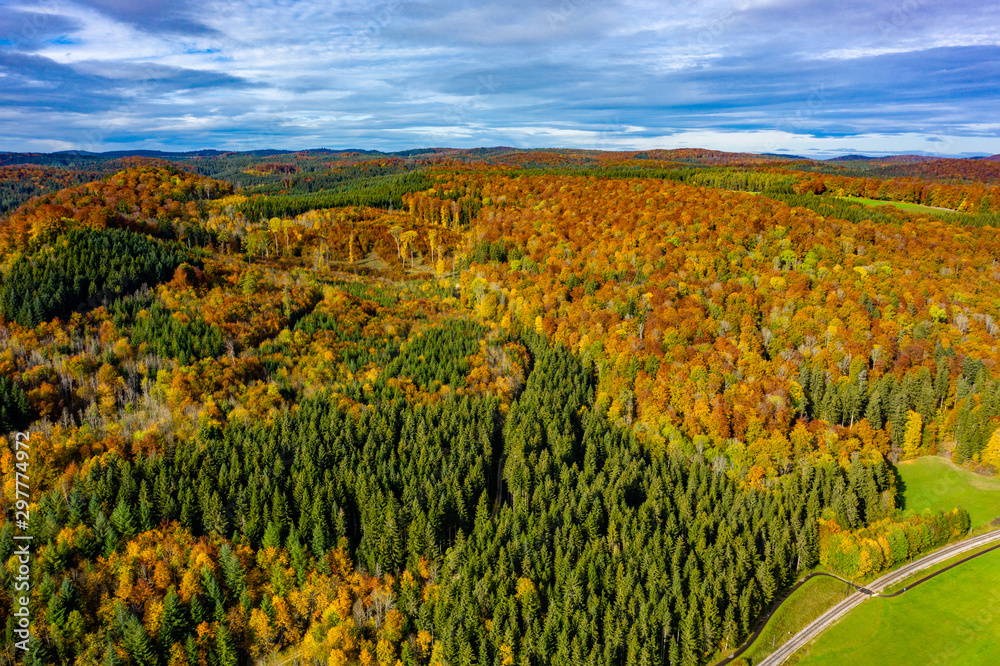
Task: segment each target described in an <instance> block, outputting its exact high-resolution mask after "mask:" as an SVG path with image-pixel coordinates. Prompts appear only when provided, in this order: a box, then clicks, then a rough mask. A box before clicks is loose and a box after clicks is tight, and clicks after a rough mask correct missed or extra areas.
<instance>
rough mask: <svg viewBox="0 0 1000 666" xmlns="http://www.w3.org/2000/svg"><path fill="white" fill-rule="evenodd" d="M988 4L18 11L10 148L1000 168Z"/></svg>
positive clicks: (446, 0) (2, 85) (572, 2)
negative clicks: (858, 161) (741, 155)
mask: <svg viewBox="0 0 1000 666" xmlns="http://www.w3.org/2000/svg"><path fill="white" fill-rule="evenodd" d="M998 101H1000V3H995V2H983V1H982V0H977V1H971V0H949V1H948V2H946V3H945V2H936V1H932V0H860V1H856V0H839V1H838V2H830V1H829V0H822V1H819V0H741V1H737V2H731V1H729V0H710V1H707V2H688V1H681V0H632V1H620V0H502V1H499V2H485V1H482V2H469V1H464V0H388V1H386V2H377V1H376V2H366V1H355V0H349V1H346V2H338V1H335V0H334V1H330V2H321V1H318V0H317V1H312V0H303V1H293V0H250V1H249V2H242V1H241V2H237V1H235V0H32V1H31V2H28V1H27V0H23V1H21V2H18V1H17V0H0V150H8V151H13V150H17V151H21V150H38V151H55V150H70V149H78V150H91V151H102V150H119V149H124V148H129V149H132V148H150V149H161V150H188V149H197V148H224V149H237V150H249V149H257V148H270V147H273V148H293V149H299V148H316V147H328V148H347V147H354V148H378V149H383V150H400V149H404V148H412V147H422V146H452V147H473V146H492V145H512V146H518V147H551V146H559V147H581V148H597V149H609V150H611V149H644V148H676V147H707V148H716V149H721V150H745V151H754V152H785V151H787V152H790V153H796V154H808V155H815V156H829V155H833V154H842V153H846V152H863V153H868V154H875V153H878V154H886V153H904V152H924V153H933V154H942V155H971V154H993V153H1000V115H998V112H997V108H998V106H997V103H998Z"/></svg>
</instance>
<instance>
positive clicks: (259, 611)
mask: <svg viewBox="0 0 1000 666" xmlns="http://www.w3.org/2000/svg"><path fill="white" fill-rule="evenodd" d="M29 157H30V159H35V160H36V161H35V162H28V161H24V162H22V161H19V159H20V158H17V157H16V156H8V158H7V159H8V160H9V163H10V164H12V165H14V166H6V167H3V169H4V170H3V171H0V178H2V179H3V187H4V188H7V189H4V190H0V191H2V192H6V191H10V192H13V193H16V197H15V198H12V199H10V200H11V201H12V202H13V203H12V204H11V207H10V208H9V210H6V212H5V216H4V217H3V218H0V430H2V431H3V432H4V433H5V434H7V437H8V439H9V440H10V441H11V442H13V441H14V434H15V433H16V432H27V433H29V435H30V439H29V441H30V451H31V455H30V461H28V464H30V479H31V493H32V495H31V498H30V516H31V518H30V521H28V525H27V527H25V528H22V527H19V526H18V523H16V521H15V510H16V506H17V504H16V501H17V496H16V494H17V493H16V484H15V481H14V479H15V472H17V471H23V469H25V467H19V465H24V464H25V461H24V459H23V457H22V458H19V457H18V456H17V455H16V452H15V449H14V447H13V446H11V447H5V449H4V450H3V452H2V454H0V474H2V475H3V483H4V485H3V495H2V499H0V502H2V504H3V509H4V511H3V518H2V521H0V578H2V581H0V583H2V585H0V630H2V631H3V632H4V640H3V646H2V651H0V664H14V663H19V664H79V665H90V664H109V665H111V664H122V665H132V664H134V665H136V666H152V665H160V666H178V665H184V664H190V665H201V664H207V665H209V666H235V665H236V664H246V663H262V664H263V663H273V662H275V661H277V662H278V663H300V664H317V665H319V664H365V665H366V666H367V665H370V664H380V665H395V664H405V665H410V664H462V665H466V664H499V665H508V664H519V665H520V664H525V665H527V664H619V663H628V664H669V665H677V664H684V665H697V664H706V663H714V662H715V661H717V660H719V659H720V658H722V657H724V656H726V655H727V654H729V653H731V652H732V650H733V649H734V648H736V647H737V646H739V645H740V644H741V643H742V642H743V641H744V640H745V639H746V637H747V636H749V635H750V634H751V633H752V632H753V631H754V629H755V628H756V626H757V624H758V622H759V621H760V618H761V617H762V616H763V614H764V613H765V612H766V610H767V609H768V607H769V606H770V605H771V603H772V602H773V601H774V600H775V599H777V598H779V597H780V596H781V595H782V593H783V592H784V591H785V590H787V589H788V588H789V587H790V586H791V585H793V584H794V583H795V581H796V580H798V579H799V578H800V577H801V576H803V575H804V574H806V573H808V572H810V571H812V570H814V568H815V567H817V566H822V567H825V568H826V569H827V570H830V571H834V572H838V573H839V574H840V575H843V576H846V577H851V578H858V579H863V578H865V577H869V576H873V575H875V574H877V573H878V572H882V571H887V570H889V569H891V568H892V567H894V566H895V565H897V564H900V563H903V562H905V561H907V560H909V559H911V558H913V557H914V556H916V555H918V554H920V553H924V552H926V551H929V550H931V549H934V548H936V547H938V546H940V545H942V544H945V543H947V542H949V541H952V540H956V539H959V538H962V537H964V536H966V535H967V534H968V532H969V529H970V519H969V515H968V513H967V512H966V510H965V509H963V508H961V507H954V508H953V509H951V510H942V511H939V512H937V513H931V512H929V511H928V512H923V513H918V512H914V511H909V510H907V507H906V506H905V501H904V499H903V493H902V489H901V487H900V483H899V480H898V474H897V472H896V465H897V464H898V463H900V462H901V461H905V460H909V459H912V458H916V457H918V456H923V455H932V454H937V455H947V456H949V457H950V459H951V460H952V461H953V462H954V463H956V464H958V465H962V466H964V467H966V468H968V469H974V470H977V471H980V472H982V473H987V474H988V473H996V472H998V471H1000V369H998V362H1000V347H998V345H997V341H998V338H1000V324H998V320H1000V298H998V296H997V295H998V294H1000V285H998V283H1000V266H998V265H997V259H996V257H998V256H1000V240H998V236H997V233H996V231H997V227H996V213H997V211H998V210H1000V196H998V195H997V193H996V187H997V180H996V178H994V177H993V176H992V175H991V173H992V172H991V171H990V169H991V168H992V167H989V166H985V165H986V164H989V163H987V162H983V161H975V160H947V161H942V162H945V163H943V164H937V163H936V162H933V161H905V160H900V161H898V162H891V161H889V162H886V161H872V162H871V163H868V162H864V163H861V162H857V163H855V162H847V161H845V162H827V163H817V162H814V161H811V160H804V159H800V158H785V157H776V156H767V155H750V154H739V153H719V152H715V151H701V150H678V151H646V152H642V153H601V152H598V151H561V150H552V151H532V150H524V151H519V150H515V149H508V148H493V149H481V150H470V151H463V150H445V149H434V150H426V151H407V152H404V153H399V154H387V153H377V152H374V151H373V152H359V151H342V152H334V151H303V152H299V153H283V152H277V151H263V152H261V153H259V154H255V153H211V154H209V153H206V154H189V155H176V156H168V157H170V159H169V160H168V159H163V158H162V157H148V156H147V157H122V156H113V157H110V156H109V157H108V158H107V159H101V158H98V157H87V158H86V159H84V160H83V164H77V165H71V164H65V163H62V162H59V161H57V158H56V157H55V156H52V157H50V158H46V157H45V156H28V157H24V160H28V159H29ZM65 159H66V158H65V157H59V158H58V160H65ZM950 162H963V163H964V162H970V163H971V162H976V163H975V164H970V165H965V164H951V163H950ZM994 164H995V163H994ZM29 165H30V166H29ZM850 195H857V196H864V197H866V198H873V199H879V200H884V201H901V202H911V203H925V204H930V205H933V206H939V207H942V208H949V209H951V211H952V212H951V213H950V214H948V215H944V216H937V215H928V214H919V213H913V212H909V211H905V210H899V209H896V208H881V207H879V208H869V207H865V206H861V205H858V204H857V203H854V202H852V201H850V200H848V199H846V198H845V197H847V196H850ZM7 200H8V199H4V201H7ZM0 212H3V211H0ZM24 534H28V535H30V536H31V537H32V552H33V558H34V559H33V563H32V567H33V572H32V587H31V593H30V599H29V603H28V605H27V609H28V611H27V612H28V613H29V615H30V618H31V627H32V639H31V641H30V646H29V649H28V650H27V651H20V650H16V649H15V648H14V644H15V628H16V626H17V619H16V617H15V613H17V612H19V609H20V604H21V602H20V600H19V599H17V598H16V595H15V594H14V593H13V592H12V590H13V583H14V579H15V576H16V575H17V571H18V567H19V559H18V556H17V555H16V554H15V549H16V548H17V545H18V544H19V543H20V542H19V541H17V540H16V539H15V537H16V536H18V535H24Z"/></svg>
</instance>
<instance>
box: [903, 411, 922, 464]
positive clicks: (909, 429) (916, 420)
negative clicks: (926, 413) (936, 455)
mask: <svg viewBox="0 0 1000 666" xmlns="http://www.w3.org/2000/svg"><path fill="white" fill-rule="evenodd" d="M922 433H923V421H922V419H921V418H920V413H919V412H907V413H906V433H905V435H904V436H903V458H916V457H917V456H919V455H920V437H921V434H922Z"/></svg>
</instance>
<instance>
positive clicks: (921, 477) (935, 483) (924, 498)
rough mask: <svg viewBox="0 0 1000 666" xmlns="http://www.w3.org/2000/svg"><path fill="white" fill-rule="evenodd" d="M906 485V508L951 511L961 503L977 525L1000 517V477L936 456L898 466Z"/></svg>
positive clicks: (904, 494) (919, 510) (904, 493)
mask: <svg viewBox="0 0 1000 666" xmlns="http://www.w3.org/2000/svg"><path fill="white" fill-rule="evenodd" d="M896 469H897V470H898V471H899V477H900V480H901V481H902V483H903V485H904V490H903V497H904V499H905V502H906V507H905V508H906V509H907V510H912V511H916V512H917V513H919V512H922V511H923V510H924V509H930V510H932V511H937V510H938V509H946V510H951V509H954V508H955V507H956V506H962V507H964V508H965V510H966V511H968V512H969V518H970V519H971V520H972V526H973V527H977V526H979V525H983V524H985V523H988V522H990V521H991V520H993V519H994V518H997V517H998V516H1000V478H990V477H985V476H980V475H978V474H974V473H972V472H969V471H966V470H964V469H959V468H958V467H955V466H954V465H953V464H951V462H949V461H948V460H946V459H944V458H940V457H937V456H924V457H923V458H917V459H915V460H907V461H904V462H901V463H899V464H898V465H897V466H896Z"/></svg>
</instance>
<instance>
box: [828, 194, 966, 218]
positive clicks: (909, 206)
mask: <svg viewBox="0 0 1000 666" xmlns="http://www.w3.org/2000/svg"><path fill="white" fill-rule="evenodd" d="M840 198H841V199H846V200H847V201H853V202H854V203H859V204H861V205H862V206H895V207H896V208H899V209H900V210H905V211H907V212H910V213H923V214H926V215H947V214H949V213H953V212H955V211H952V210H947V209H944V208H932V207H931V206H922V205H920V204H914V203H904V202H902V201H879V200H878V199H864V198H862V197H840Z"/></svg>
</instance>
